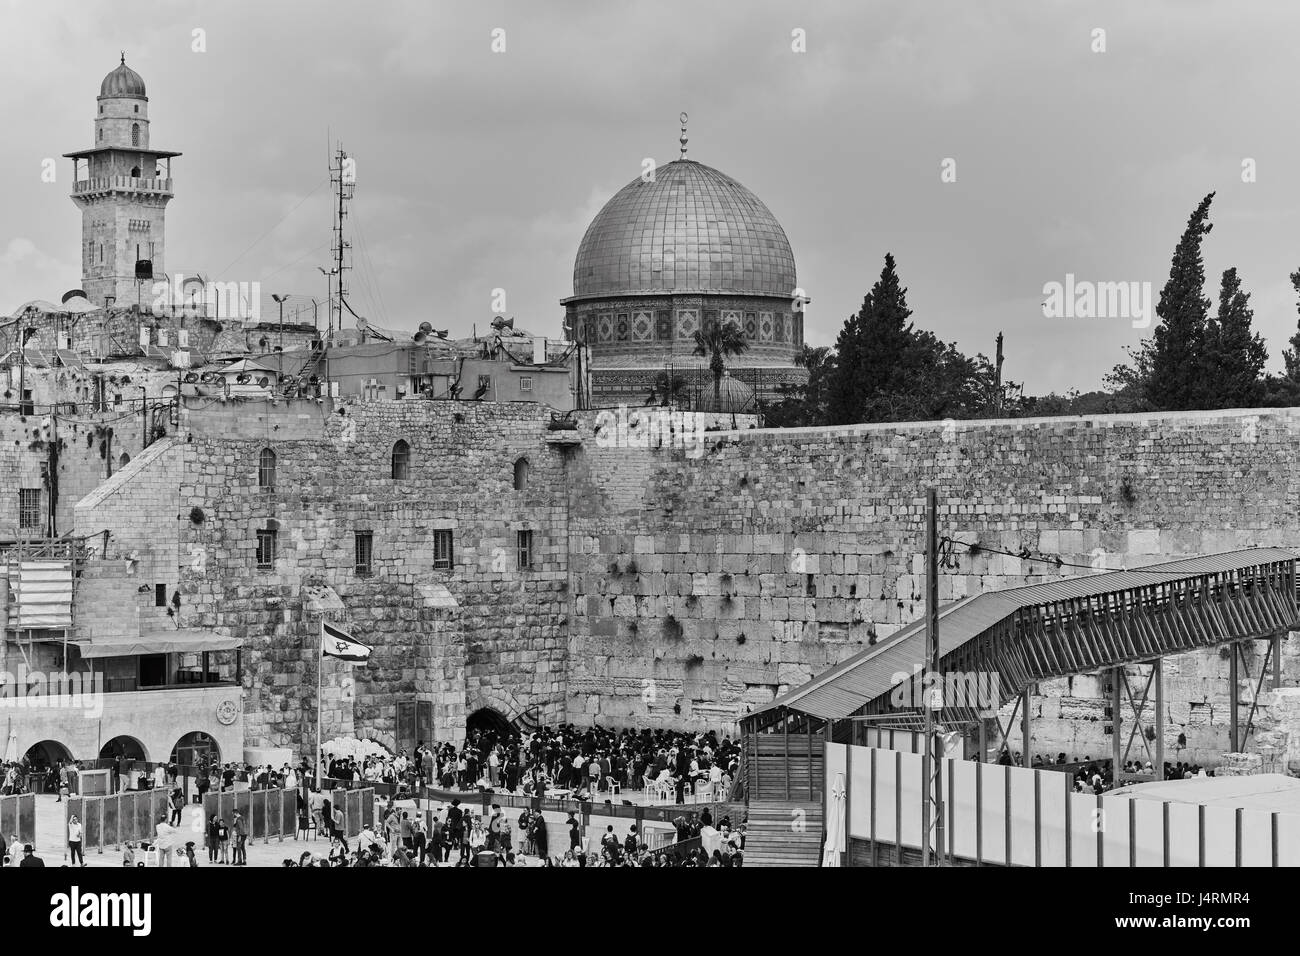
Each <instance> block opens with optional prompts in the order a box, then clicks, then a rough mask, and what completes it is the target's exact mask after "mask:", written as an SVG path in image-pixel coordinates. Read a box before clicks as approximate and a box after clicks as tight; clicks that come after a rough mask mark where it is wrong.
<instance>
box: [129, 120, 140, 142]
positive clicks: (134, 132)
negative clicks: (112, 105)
mask: <svg viewBox="0 0 1300 956" xmlns="http://www.w3.org/2000/svg"><path fill="white" fill-rule="evenodd" d="M131 145H132V146H139V145H140V124H139V123H132V124H131Z"/></svg>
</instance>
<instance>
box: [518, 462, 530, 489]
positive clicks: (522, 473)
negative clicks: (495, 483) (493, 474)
mask: <svg viewBox="0 0 1300 956" xmlns="http://www.w3.org/2000/svg"><path fill="white" fill-rule="evenodd" d="M527 488H528V459H527V458H520V459H519V460H518V461H516V462H515V491H526V490H527Z"/></svg>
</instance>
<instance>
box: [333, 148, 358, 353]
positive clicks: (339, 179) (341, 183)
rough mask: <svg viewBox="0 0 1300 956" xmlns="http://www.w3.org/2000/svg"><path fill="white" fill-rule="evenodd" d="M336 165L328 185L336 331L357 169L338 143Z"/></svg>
mask: <svg viewBox="0 0 1300 956" xmlns="http://www.w3.org/2000/svg"><path fill="white" fill-rule="evenodd" d="M334 162H335V164H336V165H333V166H331V167H330V183H331V184H332V185H333V186H334V187H335V195H336V196H337V199H338V208H337V215H336V217H335V219H334V230H333V231H334V244H333V246H332V247H331V248H330V252H331V253H332V254H333V256H334V269H335V272H336V275H335V278H334V281H335V283H336V284H337V285H336V288H337V290H338V300H339V301H338V324H337V325H335V326H334V328H336V329H342V328H343V296H344V295H346V294H347V291H348V288H347V283H346V279H345V272H346V270H348V269H351V268H352V266H351V265H348V264H347V257H346V256H345V253H346V252H347V250H349V249H351V248H352V243H350V242H348V241H347V239H345V238H344V235H343V219H344V217H345V216H346V215H347V214H348V213H347V203H348V201H349V200H350V199H351V198H352V190H353V187H354V186H355V185H356V179H357V168H356V160H355V159H352V158H351V157H349V156H348V154H347V153H345V152H344V151H343V144H342V143H340V144H339V146H338V149H337V150H336V151H335V154H334ZM334 308H335V307H334V304H333V303H332V302H331V303H330V313H331V315H333V312H334Z"/></svg>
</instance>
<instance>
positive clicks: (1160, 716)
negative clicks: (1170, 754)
mask: <svg viewBox="0 0 1300 956" xmlns="http://www.w3.org/2000/svg"><path fill="white" fill-rule="evenodd" d="M1151 666H1152V667H1153V668H1155V673H1154V674H1153V675H1152V678H1151V679H1152V681H1153V682H1154V683H1155V685H1156V779H1157V780H1163V779H1165V668H1164V658H1163V657H1157V658H1156V659H1155V660H1154V661H1152V663H1151Z"/></svg>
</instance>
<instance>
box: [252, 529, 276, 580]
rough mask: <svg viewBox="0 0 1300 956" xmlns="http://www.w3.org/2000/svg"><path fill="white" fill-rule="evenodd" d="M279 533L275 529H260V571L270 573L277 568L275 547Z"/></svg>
mask: <svg viewBox="0 0 1300 956" xmlns="http://www.w3.org/2000/svg"><path fill="white" fill-rule="evenodd" d="M276 537H277V531H276V529H275V528H273V527H270V528H259V529H258V530H257V568H258V570H259V571H270V570H272V569H273V568H274V567H275V545H276V540H275V539H276Z"/></svg>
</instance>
